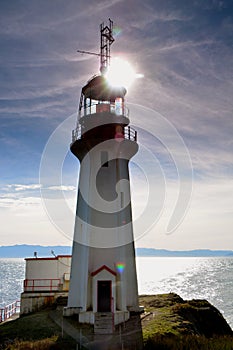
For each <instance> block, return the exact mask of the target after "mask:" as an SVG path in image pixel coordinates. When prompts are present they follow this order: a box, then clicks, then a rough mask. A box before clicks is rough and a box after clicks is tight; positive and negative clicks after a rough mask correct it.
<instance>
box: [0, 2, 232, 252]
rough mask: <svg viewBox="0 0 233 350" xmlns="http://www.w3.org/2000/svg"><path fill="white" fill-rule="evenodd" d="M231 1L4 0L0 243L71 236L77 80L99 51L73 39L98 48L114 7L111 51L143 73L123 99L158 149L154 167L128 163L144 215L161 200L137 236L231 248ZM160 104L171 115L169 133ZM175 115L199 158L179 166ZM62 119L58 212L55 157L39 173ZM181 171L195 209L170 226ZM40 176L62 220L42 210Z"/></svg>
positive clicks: (152, 242)
mask: <svg viewBox="0 0 233 350" xmlns="http://www.w3.org/2000/svg"><path fill="white" fill-rule="evenodd" d="M232 13H233V4H232V2H231V1H230V0H229V1H218V0H205V1H201V0H196V1H178V0H172V1H169V0H164V1H149V0H145V1H138V0H134V1H121V0H108V1H106V0H103V1H88V2H86V1H73V0H69V1H64V0H62V1H61V0H60V1H59V0H57V1H51V0H50V1H43V0H42V1H39V0H33V1H20V0H15V1H1V11H0V20H1V27H0V45H1V46H0V47H1V55H0V62H1V65H0V77H1V80H0V122H1V128H0V143H1V147H0V167H1V178H0V184H1V189H0V220H1V229H0V230H1V231H0V245H8V244H9V245H10V244H22V243H28V244H43V245H46V244H54V245H57V244H65V245H69V244H71V237H72V234H73V232H72V229H73V221H72V220H73V219H72V217H73V216H72V213H73V211H74V208H75V202H76V200H75V196H76V184H77V176H78V167H79V165H78V161H77V160H76V159H75V158H74V157H73V156H72V155H71V154H69V152H68V153H67V150H68V147H69V143H70V140H71V129H72V128H73V127H74V126H75V116H73V117H70V116H72V115H74V114H75V113H76V110H77V107H78V102H79V96H80V90H81V87H82V86H83V85H84V84H85V83H86V81H87V80H88V79H89V78H90V77H91V76H92V75H93V74H95V73H98V69H99V61H98V58H96V57H95V56H88V55H86V56H85V55H80V54H78V53H77V52H76V50H77V49H81V50H87V51H94V52H98V50H99V24H100V23H101V22H103V21H107V20H108V18H109V17H110V18H111V19H112V20H113V21H114V24H115V25H116V26H117V28H118V31H117V32H118V34H117V35H116V37H115V39H116V41H115V43H114V45H113V46H112V55H113V56H114V55H116V56H123V57H124V58H126V59H127V60H128V61H129V62H130V63H131V64H132V65H133V67H134V68H135V70H136V71H137V72H139V73H143V74H144V78H143V79H139V80H136V81H135V83H134V84H133V86H132V87H131V88H130V89H129V91H128V94H127V101H128V102H129V103H130V104H129V106H130V109H131V114H130V117H131V123H132V124H133V125H134V126H135V128H136V129H137V127H138V130H139V129H140V132H139V143H140V144H141V149H143V147H145V148H146V149H149V150H150V152H151V153H152V154H153V155H154V157H155V159H156V161H155V164H154V165H155V166H154V168H153V166H152V165H151V163H149V162H148V164H146V161H145V159H143V153H142V155H141V158H140V154H139V157H138V160H135V162H134V163H132V165H131V179H132V201H133V213H134V217H135V218H137V217H140V218H141V221H145V222H147V221H149V217H151V216H153V210H154V216H155V221H156V222H155V223H154V225H153V227H152V228H151V229H150V230H148V231H146V232H144V233H143V234H141V233H140V232H139V236H140V237H138V238H137V239H136V245H137V246H138V247H154V248H165V249H195V248H211V249H233V215H232V214H233V177H232V174H233V155H232V154H233V152H232V151H233V138H232V134H233V118H232V110H233V108H232V107H233V102H232V96H233V94H232V76H233V74H232V71H233V69H232V57H233V55H232V54H233V47H232V43H233V37H232V36H233V34H232V33H233V22H232ZM159 116H162V118H163V121H164V122H165V124H166V125H167V127H168V129H166V128H165V129H166V130H165V133H164V134H163V136H162V139H161V137H160V136H161V132H162V128H161V124H160V123H159V120H161V119H160V117H159ZM69 117H70V118H69ZM67 118H68V119H67ZM169 125H170V126H171V127H172V130H173V131H172V132H171V133H173V132H175V131H174V130H176V131H177V132H178V135H180V137H181V139H182V140H183V141H184V143H185V145H186V147H187V150H188V154H189V155H190V158H191V161H192V169H190V167H188V168H187V169H186V170H185V169H184V168H182V171H181V173H180V172H179V170H180V169H179V166H180V165H177V159H178V158H179V160H181V159H182V152H181V151H182V150H181V148H180V147H179V145H178V144H177V143H176V141H174V140H178V139H177V138H175V139H173V141H171V140H170V139H169V136H174V135H173V134H172V135H171V133H170V131H169V130H170V129H169ZM56 128H58V129H56ZM55 130H56V131H55ZM54 131H55V135H58V136H57V137H61V142H60V145H59V147H60V146H61V148H62V147H63V150H64V149H65V150H66V153H67V154H66V156H65V160H64V159H62V160H61V164H62V191H63V192H62V196H64V198H65V201H66V203H67V205H68V207H69V208H70V213H71V216H70V217H69V216H67V217H62V213H61V212H62V210H61V208H62V205H61V202H64V198H63V197H62V196H61V191H60V190H59V186H60V185H61V183H59V181H57V179H54V174H53V171H52V168H53V167H52V166H51V167H48V172H47V174H46V179H45V178H44V179H43V181H42V183H41V180H40V179H39V172H40V164H41V157H42V154H43V152H44V150H45V149H46V143H47V142H48V140H49V138H50V136H51V134H52V133H53V132H54ZM163 132H164V130H163ZM166 132H167V135H166ZM60 133H62V135H63V136H61V135H60ZM176 137H177V136H176ZM159 140H160V141H159ZM170 142H171V143H170ZM172 142H173V143H172ZM59 147H58V146H57V148H56V149H55V150H54V159H55V162H56V159H58V158H59V155H58V150H59ZM169 152H170V153H169ZM177 154H178V156H177ZM177 157H178V158H177ZM183 157H184V158H185V157H186V156H185V155H184V156H183ZM186 158H187V157H186ZM59 159H60V158H59ZM148 159H149V158H148ZM179 160H178V162H179ZM137 162H138V163H137ZM143 164H144V165H143ZM187 164H188V163H186V165H187ZM177 167H178V170H177ZM54 169H55V168H54ZM156 169H157V170H158V169H160V171H159V170H158V174H155V172H153V170H156ZM192 170H193V179H192V178H191V177H192V176H191V175H192ZM147 172H148V173H150V172H151V173H153V175H154V178H152V180H151V181H152V185H151V187H150V188H149V191H152V190H153V193H154V194H155V195H154V196H155V198H154V203H153V205H154V207H153V205H152V207H151V209H150V213H144V207H145V202H146V198H147V197H148V196H147V194H148V184H147V183H146V179H147V177H148V176H147V175H148V174H147ZM178 173H179V174H178ZM159 174H160V175H161V177H160V178H159ZM161 179H162V180H163V181H162V180H161ZM180 179H181V180H182V181H183V183H186V182H187V183H188V184H189V190H190V188H191V187H190V186H191V185H192V186H193V189H192V196H191V201H190V203H188V200H186V202H187V203H185V205H186V206H188V210H187V211H185V208H182V210H183V212H184V213H185V215H184V218H183V221H182V220H180V221H182V222H180V225H178V227H177V229H176V230H174V231H173V232H172V233H171V234H167V226H168V224H169V220H170V218H171V216H172V211H173V209H174V206H175V204H176V201H177V198H178V196H179V190H180V187H179V186H180V182H179V180H180ZM147 180H148V179H147ZM182 181H181V182H182ZM191 182H192V184H191ZM160 183H163V184H164V186H165V187H164V189H165V192H166V198H165V199H164V198H163V193H162V192H161V193H160V191H159V184H160ZM152 187H153V188H152ZM41 188H42V193H43V196H45V197H46V198H49V200H50V201H51V203H52V204H51V206H52V207H53V209H54V210H55V211H56V212H57V213H58V215H60V218H61V221H63V223H64V226H63V227H65V232H62V229H61V227H60V229H59V225H60V224H59V223H58V225H57V227H56V226H55V225H54V224H53V223H51V221H50V219H49V217H48V215H47V214H46V211H45V208H44V206H43V203H42V200H41V193H40V189H41ZM156 191H158V201H159V205H158V206H160V209H159V210H157V209H156V205H157V204H158V203H156ZM49 205H50V204H49ZM156 210H157V211H156ZM47 211H48V208H47ZM143 213H144V214H143ZM50 216H51V215H50ZM135 229H136V228H135Z"/></svg>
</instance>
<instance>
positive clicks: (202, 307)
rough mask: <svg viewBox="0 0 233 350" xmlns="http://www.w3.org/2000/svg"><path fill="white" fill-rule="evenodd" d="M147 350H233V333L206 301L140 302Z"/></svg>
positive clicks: (167, 297) (170, 297)
mask: <svg viewBox="0 0 233 350" xmlns="http://www.w3.org/2000/svg"><path fill="white" fill-rule="evenodd" d="M139 301H140V304H141V305H143V306H144V309H145V311H146V314H145V317H144V318H143V319H142V331H143V340H144V349H145V350H150V349H156V350H233V333H232V330H231V329H230V327H229V326H228V324H227V323H226V321H225V320H224V318H223V317H222V315H221V314H220V312H219V311H218V310H217V309H216V308H214V307H213V306H212V305H211V304H209V303H208V301H206V300H191V301H185V300H183V299H182V298H180V297H179V296H178V295H176V294H173V293H170V294H161V295H150V296H149V295H146V296H141V297H140V298H139Z"/></svg>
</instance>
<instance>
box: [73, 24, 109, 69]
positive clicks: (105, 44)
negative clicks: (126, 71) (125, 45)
mask: <svg viewBox="0 0 233 350" xmlns="http://www.w3.org/2000/svg"><path fill="white" fill-rule="evenodd" d="M112 28H113V21H112V20H111V19H110V18H109V25H108V26H105V25H104V22H103V23H101V25H100V53H96V52H90V51H83V50H77V52H79V53H81V54H86V55H94V56H99V57H100V73H101V74H104V73H105V72H106V71H107V68H108V67H109V65H110V58H111V56H110V46H111V45H112V43H113V42H114V38H113V35H112Z"/></svg>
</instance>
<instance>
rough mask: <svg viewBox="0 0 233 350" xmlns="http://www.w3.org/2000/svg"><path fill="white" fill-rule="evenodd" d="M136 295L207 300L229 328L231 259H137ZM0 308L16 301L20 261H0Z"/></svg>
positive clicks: (20, 280) (232, 289)
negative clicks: (160, 295)
mask: <svg viewBox="0 0 233 350" xmlns="http://www.w3.org/2000/svg"><path fill="white" fill-rule="evenodd" d="M136 263H137V275H138V291H139V294H160V293H170V292H174V293H177V294H179V295H180V296H181V297H182V298H183V299H207V300H208V301H209V302H210V303H211V304H213V305H214V306H215V307H217V308H218V309H219V310H220V311H221V312H222V314H223V316H224V317H225V319H226V320H227V322H228V323H229V324H230V326H231V328H232V329H233V258H230V257H229V258H219V257H218V258H178V257H176V258H173V257H172V258H168V257H162V258H159V257H137V258H136ZM0 266H1V268H0V307H2V306H5V305H7V304H9V303H11V302H14V301H16V300H19V299H20V293H21V291H22V290H23V280H24V274H25V261H24V259H0Z"/></svg>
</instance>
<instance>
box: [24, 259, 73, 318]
mask: <svg viewBox="0 0 233 350" xmlns="http://www.w3.org/2000/svg"><path fill="white" fill-rule="evenodd" d="M25 261H26V272H25V280H24V291H23V293H22V294H21V307H20V314H21V315H22V314H27V313H30V312H33V311H37V310H38V309H40V308H41V307H42V306H44V305H48V304H51V303H53V302H54V301H55V300H56V299H57V298H58V297H59V296H67V295H68V290H69V281H70V265H71V255H58V256H56V257H48V258H36V257H35V258H26V259H25Z"/></svg>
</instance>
